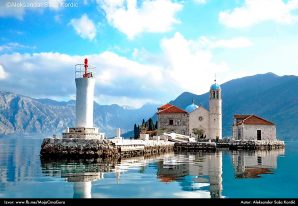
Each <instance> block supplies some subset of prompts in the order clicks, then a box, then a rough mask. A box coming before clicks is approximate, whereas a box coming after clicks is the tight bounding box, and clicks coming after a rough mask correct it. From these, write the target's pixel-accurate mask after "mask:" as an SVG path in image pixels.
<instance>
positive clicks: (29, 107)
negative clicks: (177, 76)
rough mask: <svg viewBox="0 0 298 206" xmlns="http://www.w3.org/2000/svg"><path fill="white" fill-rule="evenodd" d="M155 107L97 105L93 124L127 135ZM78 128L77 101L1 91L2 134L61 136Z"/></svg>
mask: <svg viewBox="0 0 298 206" xmlns="http://www.w3.org/2000/svg"><path fill="white" fill-rule="evenodd" d="M156 107H157V106H156V105H151V104H148V105H144V106H143V107H141V108H139V109H131V108H130V109H127V108H126V107H125V108H124V107H121V106H119V105H116V104H113V105H99V104H97V103H96V102H95V103H94V124H95V126H96V127H99V128H100V130H101V131H102V132H105V133H106V135H107V136H109V137H110V136H114V134H115V129H116V128H121V129H122V132H124V133H125V132H128V131H129V130H131V128H133V125H134V123H137V122H141V121H142V119H143V118H144V119H146V118H149V117H150V116H152V115H153V114H154V113H155V112H156ZM74 125H75V101H73V100H71V101H68V102H58V101H54V100H50V99H33V98H30V97H26V96H23V95H18V94H14V93H10V92H3V91H0V134H13V133H16V134H33V133H34V134H36V133H40V134H49V135H51V134H55V133H56V134H60V133H61V132H62V131H63V130H64V129H65V128H67V127H73V126H74Z"/></svg>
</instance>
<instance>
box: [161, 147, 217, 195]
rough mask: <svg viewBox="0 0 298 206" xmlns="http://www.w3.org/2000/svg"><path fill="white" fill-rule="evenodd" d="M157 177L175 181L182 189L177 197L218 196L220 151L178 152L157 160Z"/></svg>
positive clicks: (162, 179) (166, 180)
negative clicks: (178, 153) (162, 159)
mask: <svg viewBox="0 0 298 206" xmlns="http://www.w3.org/2000/svg"><path fill="white" fill-rule="evenodd" d="M157 176H158V178H159V179H160V180H161V181H163V182H171V181H177V182H179V184H180V186H181V187H182V190H183V191H187V193H180V194H179V195H177V196H178V197H204V198H209V197H211V198H220V197H221V192H222V152H221V151H218V152H216V153H203V152H198V153H194V154H189V153H188V154H180V155H176V156H173V157H171V158H169V159H165V160H164V161H161V162H158V172H157Z"/></svg>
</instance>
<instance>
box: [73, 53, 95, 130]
mask: <svg viewBox="0 0 298 206" xmlns="http://www.w3.org/2000/svg"><path fill="white" fill-rule="evenodd" d="M88 67H89V65H88V59H87V58H86V59H85V60H84V72H83V73H82V72H81V64H77V65H76V78H75V81H76V127H83V128H92V127H93V101H94V98H93V97H94V86H95V79H94V78H93V73H92V71H88Z"/></svg>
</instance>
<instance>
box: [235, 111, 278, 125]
mask: <svg viewBox="0 0 298 206" xmlns="http://www.w3.org/2000/svg"><path fill="white" fill-rule="evenodd" d="M234 118H235V119H236V120H238V121H237V123H236V126H238V125H241V124H249V125H274V124H273V123H272V122H269V121H268V120H266V119H263V118H261V117H258V116H256V115H254V114H252V115H234Z"/></svg>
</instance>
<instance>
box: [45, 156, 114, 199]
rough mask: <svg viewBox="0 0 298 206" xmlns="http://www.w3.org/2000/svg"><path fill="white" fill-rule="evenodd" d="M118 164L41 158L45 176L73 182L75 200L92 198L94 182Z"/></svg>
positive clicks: (100, 160)
mask: <svg viewBox="0 0 298 206" xmlns="http://www.w3.org/2000/svg"><path fill="white" fill-rule="evenodd" d="M115 164H116V162H113V161H104V160H102V159H76V160H74V159H51V158H42V157H41V168H42V173H43V174H44V175H45V176H54V177H61V178H65V180H66V181H67V182H73V197H74V198H91V189H92V181H96V180H100V179H102V178H104V173H105V172H111V170H112V169H113V168H115Z"/></svg>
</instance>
